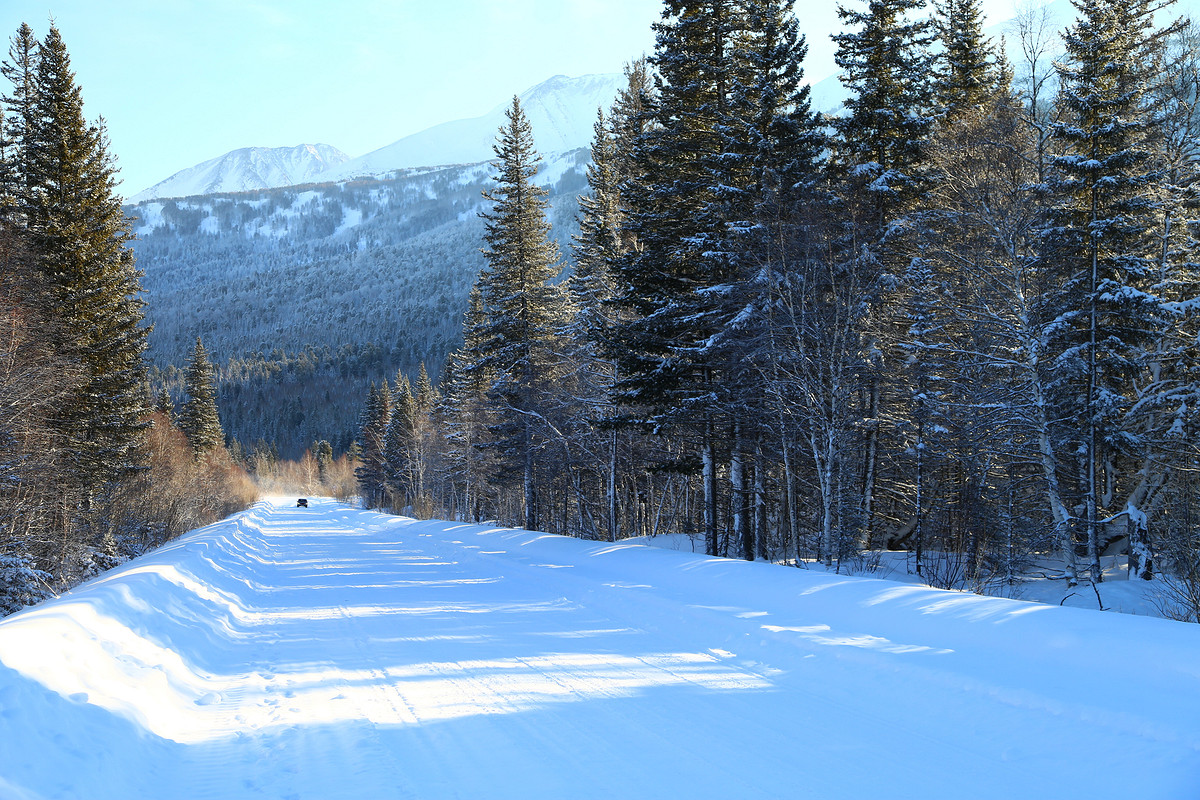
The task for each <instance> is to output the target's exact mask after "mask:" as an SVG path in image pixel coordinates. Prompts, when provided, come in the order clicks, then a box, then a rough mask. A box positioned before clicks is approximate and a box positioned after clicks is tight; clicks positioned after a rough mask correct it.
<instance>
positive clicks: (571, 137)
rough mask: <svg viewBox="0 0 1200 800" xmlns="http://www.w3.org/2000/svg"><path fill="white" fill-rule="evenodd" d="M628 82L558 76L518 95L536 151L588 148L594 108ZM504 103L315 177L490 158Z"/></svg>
mask: <svg viewBox="0 0 1200 800" xmlns="http://www.w3.org/2000/svg"><path fill="white" fill-rule="evenodd" d="M625 83H626V80H625V76H623V75H619V74H604V75H584V76H582V77H579V78H568V77H566V76H564V75H556V76H554V77H553V78H550V79H549V80H546V81H543V82H542V83H539V84H538V85H537V86H534V87H532V88H530V89H527V90H526V91H525V92H524V93H522V94H521V95H520V98H521V107H522V109H523V110H524V111H525V116H526V118H527V119H528V120H529V124H530V125H531V126H532V128H533V139H534V142H535V144H536V145H537V149H538V152H540V153H543V154H550V153H564V152H567V151H570V150H576V149H578V148H581V147H588V146H589V145H590V144H591V141H592V125H593V123H595V121H596V111H597V110H598V109H601V108H603V109H604V110H605V111H607V110H608V108H609V106H611V105H612V101H613V99H614V98H615V97H616V96H617V91H618V90H619V89H620V88H621V87H622V86H624V85H625ZM510 106H511V102H505V103H502V104H501V105H498V106H496V107H495V108H494V109H492V110H491V111H489V112H488V113H487V114H484V115H483V116H481V117H475V118H473V119H460V120H454V121H453V122H444V123H442V124H441V125H435V126H433V127H432V128H428V129H426V130H423V131H421V132H420V133H414V134H413V135H411V136H406V137H404V138H403V139H400V140H399V141H396V142H393V143H392V144H389V145H387V146H386V147H381V148H380V149H378V150H375V151H374V152H371V153H367V154H366V155H365V156H360V157H358V158H354V159H351V160H349V161H347V162H345V163H344V164H340V165H337V166H334V167H332V168H331V169H329V170H328V171H326V172H325V173H324V174H322V175H320V176H318V177H317V178H316V179H315V180H318V181H338V180H346V179H349V178H357V177H363V176H383V175H385V174H387V173H389V172H392V171H394V170H398V169H405V168H409V167H432V166H445V165H450V164H474V163H477V162H480V161H487V160H490V159H491V158H492V157H493V153H492V145H493V144H495V142H496V131H497V130H499V128H500V126H501V125H503V124H504V121H505V119H504V112H505V111H507V110H508V108H509V107H510Z"/></svg>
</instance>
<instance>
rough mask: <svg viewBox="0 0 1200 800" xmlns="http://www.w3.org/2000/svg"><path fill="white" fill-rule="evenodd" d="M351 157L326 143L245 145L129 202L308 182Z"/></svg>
mask: <svg viewBox="0 0 1200 800" xmlns="http://www.w3.org/2000/svg"><path fill="white" fill-rule="evenodd" d="M349 159H350V156H348V155H346V154H345V153H343V152H342V151H341V150H338V149H337V148H336V147H331V146H330V145H327V144H315V145H313V144H300V145H296V146H295V147H243V148H241V149H239V150H233V151H231V152H228V153H226V154H225V155H222V156H218V157H217V158H213V159H210V160H208V161H205V162H203V163H200V164H197V165H196V166H194V167H189V168H188V169H185V170H181V171H179V172H177V173H175V174H174V175H172V176H171V177H169V178H167V179H166V180H164V181H160V182H158V183H156V184H155V185H153V186H151V187H150V188H148V189H143V190H142V191H140V192H138V193H137V194H135V195H133V196H132V197H130V198H129V199H128V201H127V202H129V203H140V202H143V201H145V200H151V199H154V198H157V197H191V196H193V195H202V194H215V193H219V192H244V191H249V190H254V189H271V188H276V187H280V186H294V185H296V184H300V183H307V182H309V181H311V180H312V179H313V178H315V177H316V176H317V175H319V174H321V173H323V172H326V171H327V170H329V169H331V168H333V167H336V166H337V165H339V164H342V163H344V162H346V161H348V160H349Z"/></svg>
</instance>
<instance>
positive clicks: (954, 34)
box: [933, 0, 998, 117]
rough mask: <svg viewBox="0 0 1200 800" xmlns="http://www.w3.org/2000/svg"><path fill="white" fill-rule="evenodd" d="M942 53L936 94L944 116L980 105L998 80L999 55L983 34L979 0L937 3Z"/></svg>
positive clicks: (937, 74)
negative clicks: (996, 57) (996, 62)
mask: <svg viewBox="0 0 1200 800" xmlns="http://www.w3.org/2000/svg"><path fill="white" fill-rule="evenodd" d="M934 6H935V8H936V11H937V13H936V16H935V18H934V22H935V26H936V28H937V36H938V40H939V41H940V42H941V45H942V51H941V53H940V54H939V56H938V59H937V60H938V65H937V69H936V77H935V79H934V87H933V88H934V94H935V98H936V103H937V106H938V108H939V110H940V112H941V113H942V114H943V115H948V116H950V117H954V116H956V115H958V114H959V113H961V112H963V111H965V110H968V109H972V108H977V107H978V106H979V104H980V103H981V102H984V101H986V99H987V98H988V97H989V95H990V94H991V93H992V88H993V85H994V84H995V82H996V79H997V77H998V76H997V74H996V69H997V68H996V64H995V60H996V59H995V54H994V52H993V50H992V46H991V42H989V41H988V40H987V39H985V38H984V35H983V13H982V11H980V6H979V0H942V2H935V3H934Z"/></svg>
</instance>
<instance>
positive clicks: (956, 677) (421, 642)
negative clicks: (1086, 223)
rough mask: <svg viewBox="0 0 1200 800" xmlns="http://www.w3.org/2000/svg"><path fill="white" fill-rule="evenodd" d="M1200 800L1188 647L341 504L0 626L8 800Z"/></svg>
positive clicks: (1100, 628)
mask: <svg viewBox="0 0 1200 800" xmlns="http://www.w3.org/2000/svg"><path fill="white" fill-rule="evenodd" d="M250 797H254V798H280V799H281V800H282V799H284V798H319V799H320V800H332V799H333V798H355V800H371V799H372V798H472V799H475V798H487V799H489V800H490V799H492V798H520V799H521V800H535V799H536V798H591V797H595V798H606V799H608V798H676V797H679V798H718V797H719V798H739V799H740V798H793V797H805V798H935V799H936V798H962V797H971V798H1005V800H1010V799H1011V798H1014V797H1021V798H1041V797H1055V798H1073V797H1080V798H1089V800H1098V799H1099V798H1109V797H1112V798H1118V797H1119V798H1123V799H1126V798H1131V797H1136V798H1140V799H1141V800H1151V799H1152V798H1164V799H1165V798H1171V799H1172V800H1184V799H1185V798H1196V797H1200V630H1198V629H1197V628H1196V627H1195V626H1187V625H1183V624H1179V623H1172V622H1166V621H1163V620H1158V619H1148V618H1138V617H1129V616H1122V615H1116V614H1102V613H1099V612H1090V611H1082V610H1076V609H1064V608H1055V607H1048V606H1042V605H1034V604H1028V603H1018V602H1014V601H1008V600H1002V599H995V598H983V597H978V596H975V595H969V594H957V593H948V592H939V591H935V590H930V589H923V588H915V587H912V586H903V585H900V584H895V583H889V582H886V581H879V580H867V579H860V578H848V577H840V576H834V575H826V574H818V573H810V572H807V571H804V570H791V569H785V568H782V567H773V566H768V565H763V564H747V563H743V562H738V561H725V560H719V559H712V558H707V557H704V556H701V555H690V554H681V553H676V552H672V551H667V550H659V549H656V548H647V547H642V546H635V545H622V544H616V545H610V544H597V543H595V542H583V541H578V540H573V539H565V538H562V537H557V536H548V535H544V534H536V533H529V532H526V531H514V530H500V529H494V528H486V527H481V526H472V525H458V524H451V523H444V522H416V521H413V520H407V519H400V518H395V517H387V516H383V515H379V514H374V513H369V512H363V511H359V510H354V509H351V508H348V507H346V506H343V505H337V504H335V503H332V502H327V501H321V502H315V503H314V504H313V506H312V507H311V508H308V509H297V508H292V507H289V506H288V505H286V504H284V503H282V502H279V503H261V504H259V505H258V506H256V507H255V508H253V509H251V510H250V511H248V512H246V513H244V514H242V515H239V516H237V517H234V518H232V519H230V520H226V521H224V522H222V523H218V524H216V525H213V526H210V527H208V528H204V529H202V530H200V531H197V532H194V533H192V534H190V535H188V536H186V537H184V538H183V539H180V540H179V541H177V542H175V543H173V544H172V545H170V546H168V547H166V548H163V549H162V550H160V551H157V552H156V553H154V554H152V555H150V556H147V557H144V558H142V559H138V560H136V561H134V562H131V563H130V564H128V565H126V566H124V567H122V568H121V569H119V570H116V571H115V572H113V573H111V574H109V575H107V576H105V577H104V578H102V579H100V580H97V581H94V582H92V583H90V584H88V585H86V586H84V587H81V588H80V589H78V590H76V591H75V592H73V593H72V594H70V595H67V596H65V597H63V598H61V599H59V600H57V601H54V602H51V603H48V604H46V605H44V606H42V607H39V608H37V609H33V610H30V611H27V612H24V613H22V614H18V615H16V616H14V617H10V618H9V619H7V620H5V621H3V622H0V798H22V799H24V798H87V800H103V799H104V798H122V800H130V799H131V798H156V799H164V800H165V799H166V798H222V799H223V800H231V799H233V798H250Z"/></svg>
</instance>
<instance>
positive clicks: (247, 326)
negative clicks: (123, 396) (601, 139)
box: [0, 149, 589, 794]
mask: <svg viewBox="0 0 1200 800" xmlns="http://www.w3.org/2000/svg"><path fill="white" fill-rule="evenodd" d="M588 157H589V151H588V150H585V149H579V150H575V151H572V152H569V153H563V154H558V155H550V156H547V157H546V159H545V162H544V163H543V166H542V169H541V170H540V171H539V173H538V175H537V177H536V178H535V181H536V182H537V183H539V184H541V185H543V186H545V187H546V188H547V190H548V191H549V200H550V203H551V208H550V221H551V223H552V225H553V228H554V235H555V237H556V238H557V239H558V241H559V245H560V248H561V249H563V250H564V251H565V250H566V248H567V247H568V246H569V241H570V239H569V237H570V235H571V234H572V233H574V232H575V231H576V229H577V228H576V224H575V215H576V213H577V212H578V205H577V204H576V196H577V195H578V194H580V193H581V192H584V191H586V188H587V181H586V175H585V170H586V167H587V163H588ZM492 172H493V170H492V167H491V165H490V164H488V163H479V164H474V165H468V166H456V167H445V168H441V169H411V170H401V171H399V172H395V173H392V174H391V176H390V177H388V178H386V179H382V180H380V179H371V178H367V179H359V180H355V181H346V182H341V183H333V182H331V183H323V184H307V185H303V186H294V187H281V188H273V189H260V190H254V191H245V192H237V193H229V194H210V195H203V196H196V197H188V198H174V199H168V198H160V199H153V200H147V201H143V202H141V203H138V204H134V205H128V206H126V207H125V211H126V213H127V214H129V215H130V216H131V217H133V218H134V222H133V229H134V232H135V233H136V234H137V240H136V241H135V242H134V244H133V248H134V252H135V254H136V256H137V263H138V266H139V267H140V268H141V269H142V270H143V272H144V278H143V280H142V283H143V286H144V287H145V288H146V292H147V299H148V305H147V307H146V316H147V321H148V322H150V323H152V324H153V326H154V328H153V330H152V332H151V334H150V339H149V353H148V355H149V356H150V359H151V361H152V363H153V364H154V365H155V367H154V376H153V382H154V386H155V389H156V391H157V389H158V388H161V387H166V388H168V389H169V390H170V391H171V392H172V393H173V394H174V395H175V397H176V398H177V399H181V398H182V373H181V372H180V371H179V369H178V368H177V367H175V366H173V365H182V364H185V363H186V359H187V354H188V352H189V351H190V348H191V347H192V345H193V344H194V343H195V340H196V336H202V337H203V338H204V344H205V347H206V348H207V349H208V351H209V353H210V354H211V356H212V359H213V361H214V362H215V363H216V365H217V369H218V378H219V386H218V392H219V396H218V407H219V409H220V413H221V421H222V423H223V424H224V426H225V431H226V433H227V434H229V435H230V436H233V437H236V438H237V439H238V440H239V441H240V442H242V443H244V444H246V445H251V444H254V443H255V442H256V441H257V440H259V439H263V440H265V441H267V442H274V443H275V444H276V445H277V446H278V448H279V451H280V452H281V453H282V454H283V455H284V456H286V457H291V458H298V457H299V456H300V454H301V453H302V452H303V450H304V448H305V447H306V446H307V445H309V444H311V442H312V441H313V440H314V439H329V440H330V441H331V442H333V443H334V446H335V448H337V449H338V451H339V452H341V451H342V450H344V449H345V448H346V447H348V446H349V444H350V441H351V440H352V439H353V438H354V436H355V433H356V423H357V415H358V412H359V409H360V407H361V405H362V400H363V398H364V397H365V396H366V392H367V387H368V384H369V382H370V381H376V382H378V381H379V380H381V379H383V378H385V377H386V378H388V379H393V378H395V376H396V372H397V370H400V371H403V372H404V373H405V374H407V375H410V376H413V377H415V375H416V371H417V368H418V365H419V364H420V363H421V362H422V361H423V362H425V364H426V365H427V367H428V369H429V371H430V373H431V374H432V376H433V377H434V378H435V379H436V378H437V376H438V373H439V372H440V370H441V365H442V362H443V361H444V360H445V357H446V354H447V353H448V352H449V351H450V350H451V349H453V348H454V347H457V346H458V345H459V344H460V343H461V329H462V315H463V312H464V311H465V310H466V304H467V295H468V293H469V291H470V288H471V285H472V284H473V283H474V281H475V276H476V274H477V273H478V272H479V269H480V268H481V267H482V266H483V256H482V254H481V253H480V247H481V244H482V240H483V223H482V221H481V220H480V218H479V212H480V211H483V210H485V209H486V208H487V203H486V201H485V199H484V198H483V191H484V190H485V189H487V188H489V187H490V186H491V183H492V181H491V176H492ZM0 794H2V792H0Z"/></svg>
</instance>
